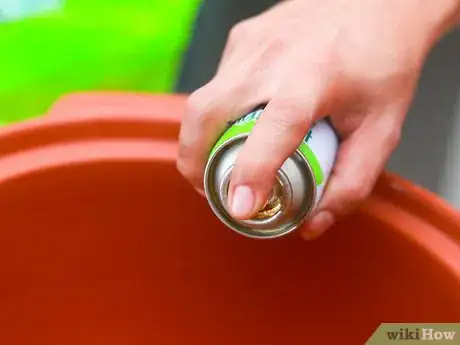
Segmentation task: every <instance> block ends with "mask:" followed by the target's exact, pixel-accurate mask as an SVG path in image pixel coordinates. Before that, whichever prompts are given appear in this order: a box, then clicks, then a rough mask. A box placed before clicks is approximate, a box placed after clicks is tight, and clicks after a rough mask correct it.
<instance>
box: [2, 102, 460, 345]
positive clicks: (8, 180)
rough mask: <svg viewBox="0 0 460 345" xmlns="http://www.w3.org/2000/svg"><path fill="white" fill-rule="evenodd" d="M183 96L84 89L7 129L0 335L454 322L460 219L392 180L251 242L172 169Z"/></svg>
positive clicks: (254, 331) (69, 340) (344, 338)
mask: <svg viewBox="0 0 460 345" xmlns="http://www.w3.org/2000/svg"><path fill="white" fill-rule="evenodd" d="M183 106H184V97H182V96H166V95H165V96H149V95H130V94H117V93H109V94H97V93H96V94H80V95H73V96H68V97H66V98H64V99H62V100H61V101H60V102H58V103H57V104H56V106H55V107H54V108H53V109H52V110H51V111H50V113H49V114H48V115H47V116H44V117H42V118H41V119H37V120H32V121H30V122H26V123H23V124H18V125H15V126H12V127H7V128H3V129H1V131H0V157H1V158H0V210H1V223H0V224H1V227H0V274H1V285H0V306H1V308H0V344H5V345H6V344H12V345H13V344H14V345H26V344H27V345H29V344H34V345H42V344H43V345H45V344H46V345H152V344H158V345H304V344H314V345H321V344H341V345H342V344H363V343H364V342H365V340H366V339H367V338H368V337H369V336H370V335H371V334H372V332H373V331H374V330H375V328H376V327H377V326H378V325H379V324H380V323H381V322H384V321H385V322H455V321H456V322H459V321H460V216H459V215H458V214H457V213H455V212H454V211H453V210H452V209H451V208H450V207H449V206H448V205H447V204H446V203H445V202H444V201H442V200H440V199H439V198H438V197H436V196H435V195H432V194H430V193H428V192H426V191H425V190H423V189H421V188H419V187H416V186H413V185H412V184H411V183H409V182H407V181H404V180H402V179H401V178H398V177H396V176H393V175H388V174H386V175H384V176H383V177H382V178H381V179H380V181H379V183H378V186H377V188H376V190H375V191H374V193H373V195H372V196H371V198H370V199H369V200H368V202H367V203H366V204H365V205H364V206H363V207H362V209H360V210H359V211H358V212H357V213H356V214H354V215H353V216H351V217H349V218H347V219H346V220H344V221H343V222H341V223H339V224H338V225H337V226H335V228H334V229H331V230H330V231H329V232H328V233H327V234H326V235H324V237H322V238H320V239H318V240H316V241H313V242H305V241H303V240H302V239H301V238H300V236H298V235H297V234H295V233H294V234H292V235H291V236H286V237H284V238H280V239H276V240H254V239H248V238H245V237H243V236H241V235H238V234H236V233H234V232H232V231H231V230H229V229H227V228H226V227H225V226H224V225H222V224H221V223H220V222H219V221H218V220H217V218H215V216H214V215H213V213H212V212H211V210H210V209H209V207H208V205H207V202H206V200H205V199H203V198H202V197H201V196H200V195H199V194H197V193H196V192H195V191H194V189H193V188H192V187H191V186H190V185H189V184H188V183H187V182H186V181H185V180H184V179H183V178H182V177H181V176H180V175H179V173H178V172H177V171H176V169H175V156H176V152H177V134H178V130H179V121H180V117H181V113H182V109H183Z"/></svg>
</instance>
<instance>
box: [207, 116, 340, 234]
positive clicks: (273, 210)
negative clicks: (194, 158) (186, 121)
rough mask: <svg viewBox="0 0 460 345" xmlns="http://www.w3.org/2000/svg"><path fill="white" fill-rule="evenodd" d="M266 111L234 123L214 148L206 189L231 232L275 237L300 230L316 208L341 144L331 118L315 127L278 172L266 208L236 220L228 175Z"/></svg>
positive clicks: (218, 214) (218, 213) (210, 203)
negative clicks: (229, 205) (229, 208)
mask: <svg viewBox="0 0 460 345" xmlns="http://www.w3.org/2000/svg"><path fill="white" fill-rule="evenodd" d="M262 114H263V108H258V109H257V110H255V111H252V112H250V113H249V114H247V115H245V116H243V117H242V118H240V119H239V120H238V121H236V122H234V123H233V124H231V125H230V126H229V127H228V128H227V130H226V131H225V132H224V133H223V135H222V136H221V137H220V138H219V140H218V141H217V142H216V144H215V145H214V147H213V148H212V150H211V153H210V155H209V159H208V162H207V165H206V168H205V173H204V189H205V193H206V197H207V200H208V202H209V205H210V206H211V209H212V211H213V212H214V214H215V215H216V216H217V217H218V218H219V219H220V220H221V221H222V222H223V223H224V224H225V225H227V226H228V227H229V228H230V229H232V230H234V231H236V232H237V233H239V234H242V235H245V236H247V237H252V238H276V237H280V236H283V235H286V234H288V233H290V232H292V231H294V230H295V229H297V228H299V227H300V226H301V225H302V223H303V222H304V221H305V219H306V218H308V216H309V215H310V214H311V213H312V211H313V210H314V209H315V207H316V206H317V205H318V203H319V201H320V199H321V197H322V194H323V191H324V188H325V186H326V184H327V180H328V178H329V176H330V174H331V172H332V168H333V166H334V163H335V159H336V155H337V151H338V147H339V140H338V137H337V135H336V133H335V131H334V129H333V128H332V126H331V124H330V122H329V121H328V120H327V119H323V120H320V121H318V122H317V123H315V124H314V125H313V126H312V128H311V129H310V131H309V132H308V134H307V135H306V136H305V138H304V140H302V142H301V143H300V144H299V146H298V148H297V150H296V151H295V152H294V153H293V154H292V155H291V156H290V157H289V158H288V159H287V160H286V161H285V162H284V164H283V165H282V167H281V168H280V169H279V170H278V173H277V176H276V182H275V184H274V186H273V188H272V192H271V195H270V197H269V199H268V200H267V202H266V204H265V206H264V207H263V209H262V210H260V211H259V212H258V213H257V214H256V215H255V216H254V217H253V218H251V219H247V220H236V219H234V218H233V217H232V216H231V215H230V214H229V213H228V212H227V195H228V186H229V182H230V176H231V172H232V169H233V167H234V164H235V161H236V158H237V156H238V152H239V151H240V150H241V148H242V147H243V144H244V142H245V141H246V138H247V137H248V136H249V135H250V134H251V131H252V129H253V128H254V126H255V124H256V123H257V120H258V119H259V117H260V116H261V115H262Z"/></svg>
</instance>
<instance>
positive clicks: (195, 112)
mask: <svg viewBox="0 0 460 345" xmlns="http://www.w3.org/2000/svg"><path fill="white" fill-rule="evenodd" d="M212 108H213V103H212V98H211V97H210V95H209V94H208V93H207V92H205V91H202V90H198V91H195V92H194V93H193V94H192V95H190V96H189V98H188V100H187V104H186V114H187V115H186V116H187V124H189V125H191V127H190V128H193V130H194V131H199V130H200V129H202V128H208V127H209V126H212V125H213V124H214V118H213V116H210V113H211V110H212ZM187 128H189V127H187Z"/></svg>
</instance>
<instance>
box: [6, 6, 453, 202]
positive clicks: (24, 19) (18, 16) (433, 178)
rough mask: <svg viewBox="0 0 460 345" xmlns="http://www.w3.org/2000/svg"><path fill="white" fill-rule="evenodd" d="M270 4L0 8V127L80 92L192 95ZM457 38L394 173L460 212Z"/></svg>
mask: <svg viewBox="0 0 460 345" xmlns="http://www.w3.org/2000/svg"><path fill="white" fill-rule="evenodd" d="M274 3H276V1H273V0H251V1H247V0H245V1H243V0H208V1H206V0H203V1H200V0H168V1H160V0H136V1H135V2H128V1H126V0H125V1H121V0H92V1H89V0H68V1H65V2H64V1H63V0H62V1H61V0H0V47H1V54H0V61H1V62H2V63H1V64H0V76H1V80H0V106H1V116H0V120H1V121H2V122H3V123H4V124H6V123H11V122H15V121H20V120H23V119H26V118H30V117H34V116H38V115H39V114H41V113H43V112H45V111H46V109H47V108H48V107H49V105H50V104H51V103H52V102H53V101H54V100H55V99H56V98H57V97H59V96H60V95H62V94H64V93H67V92H73V91H83V90H93V89H104V90H134V91H148V92H192V91H193V90H195V89H196V88H198V87H200V86H201V85H203V84H204V83H206V82H207V81H208V80H209V79H210V78H211V77H212V76H213V74H214V72H215V69H216V67H217V64H218V61H219V58H220V54H221V52H222V50H223V47H224V44H225V40H226V37H227V33H228V30H229V29H230V28H231V27H232V26H233V25H234V24H235V23H237V22H238V21H240V20H241V19H244V18H247V17H250V16H252V15H254V14H257V13H259V12H260V11H263V10H264V9H266V8H268V7H269V6H271V5H273V4H274ZM459 59H460V31H459V30H456V31H454V32H452V33H450V34H448V35H446V37H444V38H443V39H442V40H441V42H439V44H438V45H437V46H436V47H435V49H434V50H433V51H432V53H431V55H430V56H429V58H428V61H427V64H426V66H425V68H424V71H423V75H422V78H421V80H420V85H419V89H418V91H417V94H416V97H415V100H414V102H413V105H412V107H411V110H410V113H409V116H408V120H407V121H406V124H405V127H404V132H403V138H402V143H401V144H400V146H399V148H398V149H397V150H396V152H395V153H394V154H393V156H392V158H391V159H390V161H389V163H388V167H387V168H388V169H389V170H391V171H393V172H396V173H398V174H400V175H402V176H404V177H406V178H408V179H410V180H412V181H414V182H415V183H418V184H420V185H422V186H424V187H425V188H428V189H429V190H431V191H433V192H435V193H438V194H439V195H441V196H442V197H443V198H445V199H446V200H447V201H448V202H450V203H451V204H452V205H453V206H455V207H457V208H460V187H459V183H460V63H458V61H459Z"/></svg>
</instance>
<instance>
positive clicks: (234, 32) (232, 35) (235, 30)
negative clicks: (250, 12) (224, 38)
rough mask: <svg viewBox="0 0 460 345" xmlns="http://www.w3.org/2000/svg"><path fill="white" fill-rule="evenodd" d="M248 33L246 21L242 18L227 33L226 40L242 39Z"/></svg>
mask: <svg viewBox="0 0 460 345" xmlns="http://www.w3.org/2000/svg"><path fill="white" fill-rule="evenodd" d="M247 33H248V23H247V21H245V20H243V21H241V22H239V23H238V24H235V25H234V26H233V27H232V28H231V29H230V32H229V34H228V40H229V41H230V42H236V41H238V40H240V39H242V38H243V37H244V36H245V35H247Z"/></svg>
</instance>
